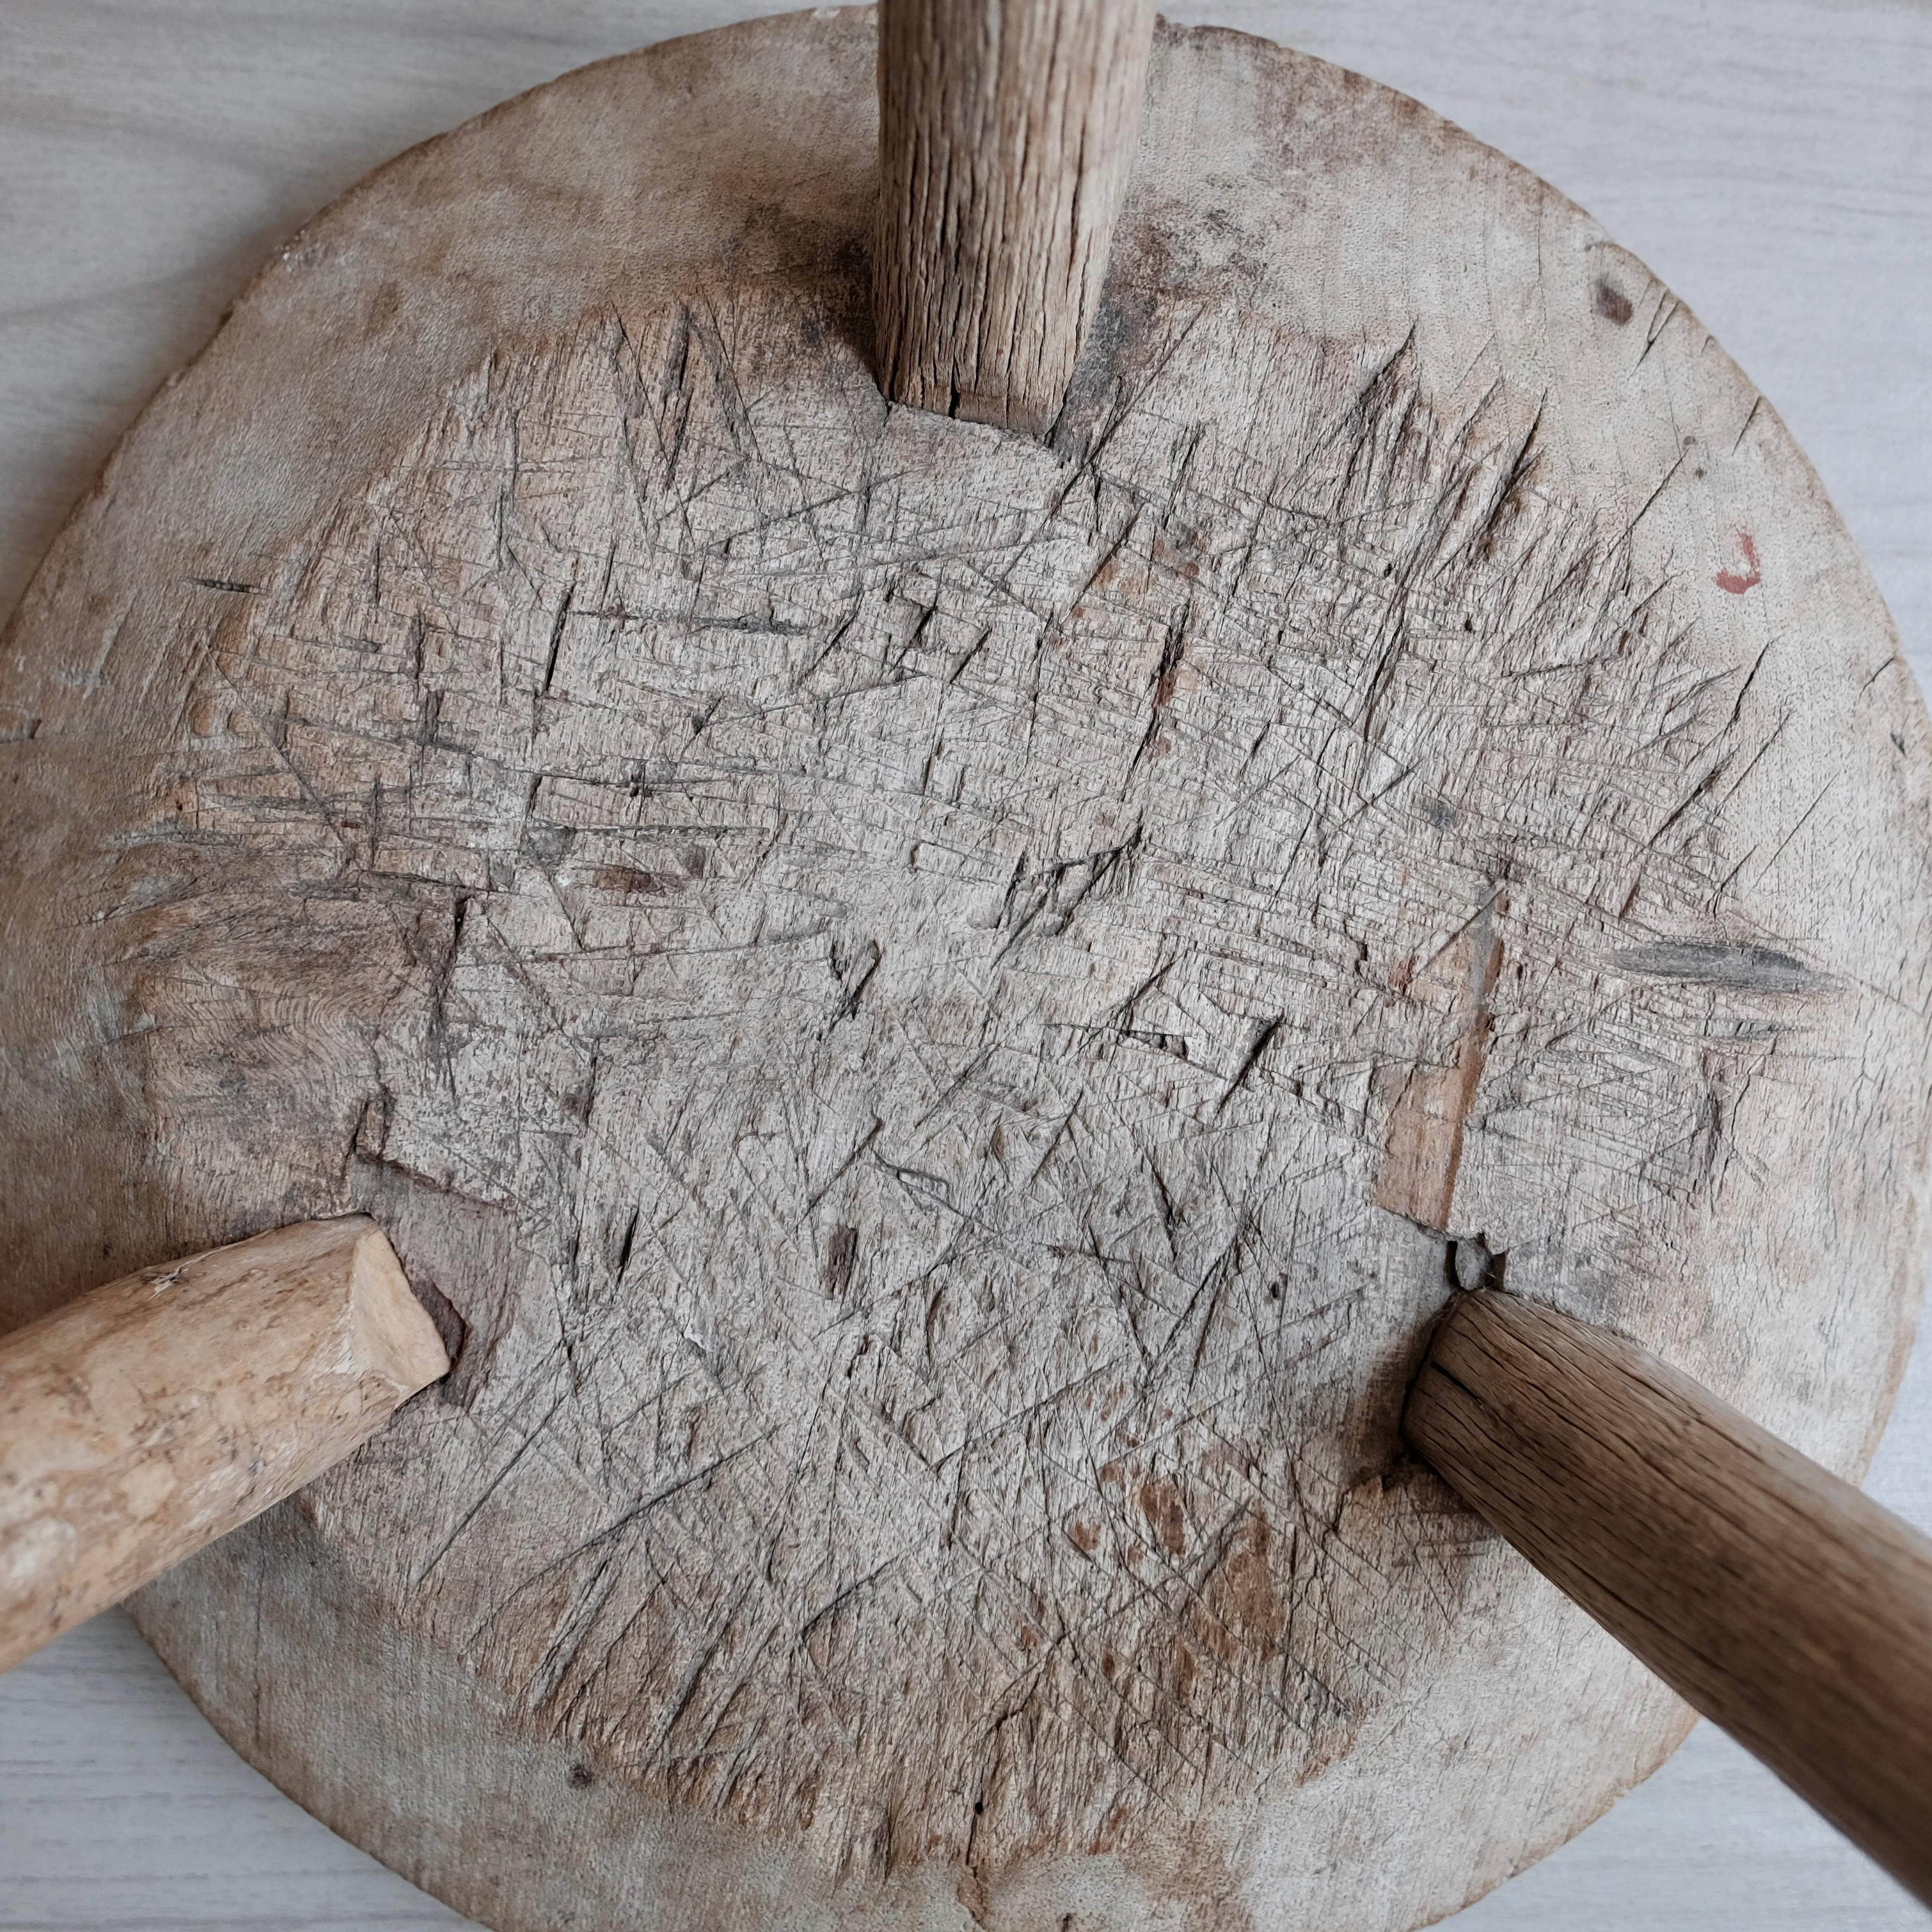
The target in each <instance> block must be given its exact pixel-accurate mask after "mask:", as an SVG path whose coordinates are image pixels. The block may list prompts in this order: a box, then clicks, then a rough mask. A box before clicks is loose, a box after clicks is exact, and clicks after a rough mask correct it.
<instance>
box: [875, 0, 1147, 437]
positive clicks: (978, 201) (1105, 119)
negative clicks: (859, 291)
mask: <svg viewBox="0 0 1932 1932" xmlns="http://www.w3.org/2000/svg"><path fill="white" fill-rule="evenodd" d="M1153 36H1154V0H996V4H992V5H989V4H987V0H883V4H882V5H880V8H879V214H878V226H877V229H876V231H875V239H874V245H873V254H872V299H873V313H874V320H875V324H876V326H877V332H878V348H877V353H878V366H879V371H880V387H881V388H882V389H883V390H884V391H885V392H886V395H889V396H890V397H891V398H892V399H893V401H895V402H901V403H910V404H913V405H914V406H915V407H918V408H920V409H928V410H939V411H941V413H944V414H945V415H947V416H961V417H965V418H966V419H968V420H970V421H972V422H986V423H993V424H996V425H1000V426H1001V427H1002V428H1008V429H1013V430H1017V431H1031V432H1033V433H1034V434H1043V433H1044V432H1045V431H1046V430H1047V429H1048V428H1049V427H1050V426H1051V425H1052V422H1053V421H1054V419H1055V417H1056V416H1058V415H1059V413H1060V410H1061V404H1063V403H1064V401H1065V400H1066V396H1067V384H1068V383H1069V382H1070V380H1072V377H1073V365H1074V362H1075V359H1076V357H1077V356H1078V355H1079V351H1080V345H1081V344H1082V341H1084V340H1085V338H1086V335H1087V331H1088V326H1089V325H1090V324H1091V322H1092V321H1093V319H1094V313H1095V311H1096V310H1097V308H1098V306H1099V304H1100V291H1101V286H1102V284H1103V280H1104V278H1105V276H1106V268H1107V257H1108V253H1109V248H1111V246H1112V242H1113V235H1114V223H1115V217H1116V216H1117V215H1118V213H1119V211H1120V205H1121V197H1122V196H1123V195H1124V193H1125V192H1126V189H1127V177H1128V175H1129V172H1130V170H1131V169H1132V166H1133V157H1134V148H1135V143H1136V138H1137V136H1139V131H1140V120H1141V98H1142V94H1143V92H1144V91H1145V87H1146V83H1147V67H1148V48H1149V46H1150V44H1151V41H1152V39H1153Z"/></svg>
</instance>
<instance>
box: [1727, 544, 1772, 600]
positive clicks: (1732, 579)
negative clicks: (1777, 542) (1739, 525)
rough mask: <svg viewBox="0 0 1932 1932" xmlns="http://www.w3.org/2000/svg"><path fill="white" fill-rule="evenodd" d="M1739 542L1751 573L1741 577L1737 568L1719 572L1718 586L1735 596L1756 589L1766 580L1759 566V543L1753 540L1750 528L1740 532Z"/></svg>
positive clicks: (1740, 595)
mask: <svg viewBox="0 0 1932 1932" xmlns="http://www.w3.org/2000/svg"><path fill="white" fill-rule="evenodd" d="M1738 541H1739V544H1741V545H1742V547H1743V550H1744V553H1745V562H1746V563H1748V565H1750V566H1751V574H1750V575H1749V576H1748V577H1741V576H1739V574H1738V573H1737V572H1736V571H1735V570H1721V571H1718V589H1720V590H1728V591H1729V592H1730V593H1731V595H1733V597H1742V595H1744V594H1745V592H1746V591H1747V590H1754V589H1757V586H1759V585H1760V583H1763V581H1764V572H1763V571H1761V570H1760V569H1759V568H1758V567H1757V544H1754V543H1753V542H1752V541H1751V532H1750V531H1749V530H1740V531H1739V532H1738Z"/></svg>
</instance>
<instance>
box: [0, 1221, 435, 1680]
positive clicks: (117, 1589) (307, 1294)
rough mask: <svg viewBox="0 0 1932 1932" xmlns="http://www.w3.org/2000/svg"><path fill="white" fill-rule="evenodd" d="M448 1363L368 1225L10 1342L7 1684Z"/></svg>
mask: <svg viewBox="0 0 1932 1932" xmlns="http://www.w3.org/2000/svg"><path fill="white" fill-rule="evenodd" d="M448 1369H449V1358H448V1356H447V1355H445V1354H444V1352H443V1344H442V1342H441V1341H440V1339H439V1338H438V1337H437V1331H436V1328H435V1326H434V1324H433V1323H432V1322H431V1319H430V1318H429V1316H428V1315H427V1314H426V1313H425V1312H424V1310H423V1309H422V1305H421V1304H419V1302H418V1301H416V1298H415V1296H414V1295H412V1294H411V1293H410V1286H409V1283H408V1282H407V1281H406V1280H404V1277H403V1273H402V1271H401V1268H398V1265H397V1264H396V1259H395V1255H394V1254H393V1253H392V1252H391V1251H390V1248H389V1244H388V1242H386V1241H385V1240H384V1239H383V1235H382V1231H381V1230H380V1229H379V1228H377V1226H376V1225H375V1223H374V1222H372V1221H370V1220H367V1219H365V1218H364V1217H361V1216H359V1215H352V1216H349V1217H344V1219H341V1220H334V1221H317V1222H308V1223H302V1224H301V1225H299V1226H295V1227H290V1228H280V1229H276V1230H275V1231H274V1232H272V1233H269V1234H266V1235H257V1237H256V1238H255V1239H254V1240H253V1241H242V1242H238V1243H237V1244H235V1245H234V1246H233V1247H226V1248H217V1249H216V1250H214V1251H213V1252H212V1253H208V1254H204V1255H196V1256H191V1257H190V1258H189V1259H187V1260H185V1261H181V1262H173V1263H172V1264H170V1265H166V1266H163V1267H159V1268H143V1269H142V1271H140V1272H139V1274H131V1275H128V1276H126V1277H124V1278H123V1279H122V1280H119V1281H115V1282H110V1283H108V1284H107V1286H105V1287H102V1288H98V1289H95V1290H94V1291H93V1292H92V1293H91V1294H88V1295H83V1296H82V1297H81V1298H80V1300H79V1301H75V1302H72V1303H71V1304H68V1306H67V1307H65V1308H62V1309H61V1310H58V1312H57V1313H54V1314H52V1315H49V1316H45V1317H44V1318H43V1319H41V1320H40V1321H38V1322H32V1323H30V1324H29V1325H28V1326H27V1327H26V1328H20V1329H17V1330H16V1331H14V1332H13V1334H10V1335H8V1336H7V1337H5V1339H4V1340H0V1553H4V1554H0V1670H10V1669H11V1668H12V1667H13V1665H15V1664H17V1663H19V1662H20V1660H21V1659H22V1658H23V1657H26V1655H28V1654H29V1653H30V1652H32V1651H34V1650H37V1649H39V1647H40V1646H41V1645H42V1644H43V1643H50V1642H52V1640H53V1639H54V1638H55V1637H58V1635H59V1634H61V1632H62V1631H64V1630H66V1629H68V1628H70V1627H71V1626H72V1625H75V1624H77V1623H79V1622H81V1621H82V1620H83V1619H85V1618H87V1617H91V1616H93V1615H94V1614H95V1612H96V1611H97V1610H104V1609H105V1608H106V1607H107V1605H109V1604H113V1603H118V1602H119V1601H120V1600H121V1598H123V1597H124V1596H127V1595H128V1594H129V1593H130V1592H132V1591H133V1590H136V1589H139V1587H140V1586H141V1585H142V1584H143V1583H148V1582H149V1581H150V1580H151V1579H153V1578H154V1577H157V1576H158V1575H159V1574H160V1573H161V1572H162V1571H163V1570H166V1569H169V1568H172V1566H173V1565H175V1564H176V1563H178V1562H181V1561H182V1560H183V1559H184V1558H187V1557H189V1556H193V1554H194V1553H195V1552H196V1551H197V1550H200V1549H202V1547H204V1546H205V1545H206V1544H209V1543H211V1542H212V1541H214V1539H215V1538H217V1537H220V1536H225V1535H227V1534H228V1532H229V1531H230V1530H232V1529H235V1528H236V1527H237V1526H239V1525H240V1524H242V1523H246V1522H247V1521H248V1520H249V1519H250V1518H251V1517H254V1516H257V1515H259V1514H260V1513H261V1512H262V1511H263V1510H265V1509H267V1508H269V1506H270V1505H272V1504H275V1503H278V1502H281V1500H282V1499H283V1498H284V1496H289V1495H290V1494H292V1493H293V1492H294V1491H295V1490H298V1489H299V1488H300V1487H302V1484H305V1483H307V1482H310V1481H313V1480H314V1478H316V1477H317V1476H319V1475H320V1474H321V1473H322V1472H323V1470H324V1469H328V1468H329V1467H330V1466H331V1465H332V1464H334V1463H338V1462H340V1461H341V1460H342V1458H343V1457H345V1456H347V1455H348V1454H350V1452H351V1451H353V1450H355V1449H357V1448H360V1447H361V1446H362V1444H363V1443H365V1442H367V1441H368V1439H369V1438H370V1437H371V1436H373V1435H374V1433H375V1432H376V1431H377V1430H378V1429H380V1427H382V1426H383V1424H384V1423H385V1422H386V1421H388V1420H389V1417H390V1415H392V1413H393V1412H394V1411H395V1409H396V1408H397V1406H398V1405H399V1404H400V1403H403V1402H404V1401H407V1400H408V1398H409V1397H411V1396H413V1395H414V1394H416V1391H418V1390H419V1389H421V1388H425V1386H427V1385H428V1384H429V1383H431V1382H434V1381H435V1380H436V1379H437V1377H438V1376H441V1375H443V1374H444V1373H446V1372H447V1370H448Z"/></svg>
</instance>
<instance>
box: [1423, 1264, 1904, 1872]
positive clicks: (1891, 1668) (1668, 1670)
mask: <svg viewBox="0 0 1932 1932" xmlns="http://www.w3.org/2000/svg"><path fill="white" fill-rule="evenodd" d="M1403 1433H1404V1434H1405V1435H1406V1436H1407V1437H1408V1439H1409V1442H1411V1443H1412V1445H1414V1447H1415V1448H1416V1450H1417V1451H1418V1452H1419V1453H1420V1454H1421V1455H1423V1456H1424V1457H1425V1458H1427V1460H1428V1461H1429V1462H1430V1463H1431V1464H1433V1466H1434V1467H1435V1468H1436V1469H1437V1470H1438V1471H1439V1472H1440V1473H1441V1475H1442V1476H1443V1477H1444V1478H1446V1479H1447V1481H1448V1482H1449V1484H1451V1487H1453V1488H1454V1490H1456V1491H1457V1493H1458V1494H1459V1495H1460V1496H1462V1497H1463V1499H1464V1500H1465V1501H1466V1502H1468V1503H1469V1505H1471V1507H1472V1508H1474V1509H1475V1510H1476V1511H1478V1514H1481V1516H1482V1517H1484V1518H1485V1519H1486V1520H1487V1521H1488V1522H1489V1523H1490V1524H1492V1525H1493V1526H1494V1527H1495V1528H1496V1529H1499V1530H1500V1531H1501V1532H1502V1534H1503V1535H1505V1536H1506V1537H1508V1538H1509V1540H1510V1541H1511V1543H1513V1544H1514V1545H1515V1546H1516V1547H1517V1549H1518V1550H1521V1551H1522V1553H1523V1555H1524V1556H1527V1557H1528V1558H1529V1560H1530V1561H1531V1562H1532V1563H1534V1564H1535V1565H1536V1567H1537V1568H1538V1569H1539V1570H1541V1571H1542V1572H1543V1574H1544V1575H1545V1576H1546V1577H1548V1578H1550V1580H1551V1581H1552V1582H1553V1583H1555V1584H1556V1585H1557V1586H1558V1587H1559V1589H1562V1590H1563V1591H1564V1592H1565V1593H1566V1594H1567V1595H1569V1596H1571V1597H1572V1598H1574V1599H1575V1600H1576V1601H1577V1602H1578V1603H1579V1604H1581V1605H1582V1606H1583V1608H1584V1609H1585V1610H1588V1611H1589V1613H1590V1614H1591V1615H1592V1616H1593V1617H1595V1619H1596V1620H1597V1621H1598V1622H1599V1623H1600V1624H1601V1625H1603V1626H1604V1628H1605V1629H1606V1630H1607V1631H1610V1633H1611V1634H1612V1635H1613V1636H1614V1637H1616V1638H1618V1639H1619V1640H1620V1641H1621V1642H1622V1643H1625V1644H1626V1645H1628V1646H1629V1648H1630V1649H1631V1650H1633V1651H1634V1652H1636V1653H1637V1655H1638V1656H1639V1657H1640V1658H1643V1661H1644V1662H1645V1663H1646V1664H1649V1666H1650V1667H1651V1668H1652V1670H1655V1672H1656V1673H1658V1676H1661V1678H1663V1679H1664V1681H1665V1682H1667V1683H1668V1684H1669V1685H1670V1686H1671V1687H1672V1688H1673V1689H1674V1690H1676V1691H1677V1692H1678V1693H1679V1694H1680V1695H1681V1696H1682V1697H1684V1698H1685V1700H1687V1701H1688V1702H1689V1703H1691V1704H1692V1705H1694V1706H1695V1707H1696V1708H1697V1709H1698V1710H1699V1711H1700V1712H1703V1715H1705V1716H1706V1717H1707V1718H1710V1719H1711V1720H1712V1722H1713V1723H1715V1724H1720V1725H1721V1726H1722V1727H1724V1729H1725V1730H1727V1731H1729V1732H1730V1734H1731V1735H1732V1736H1733V1737H1735V1738H1736V1739H1738V1741H1739V1742H1740V1743H1741V1744H1743V1745H1745V1746H1746V1747H1747V1748H1748V1749H1750V1750H1751V1751H1754V1752H1755V1753H1756V1754H1757V1756H1758V1757H1760V1758H1762V1759H1763V1760H1764V1762H1765V1763H1766V1764H1768V1765H1769V1766H1770V1767H1771V1768H1772V1770H1773V1771H1775V1772H1777V1773H1778V1776H1779V1777H1780V1778H1783V1779H1784V1781H1785V1783H1786V1784H1788V1785H1790V1787H1792V1789H1793V1790H1795V1791H1796V1792H1797V1793H1799V1796H1802V1797H1803V1798H1805V1799H1807V1800H1808V1802H1810V1803H1811V1804H1812V1805H1815V1806H1816V1807H1817V1809H1818V1810H1819V1811H1821V1812H1823V1814H1824V1815H1825V1816H1826V1817H1827V1818H1829V1820H1831V1821H1832V1823H1833V1824H1835V1825H1836V1826H1838V1829H1840V1830H1841V1831H1842V1832H1844V1833H1845V1834H1846V1836H1847V1837H1849V1838H1852V1839H1853V1840H1854V1841H1856V1842H1857V1843H1858V1844H1859V1845H1861V1846H1863V1847H1864V1849H1865V1850H1866V1851H1867V1852H1870V1854H1871V1855H1872V1856H1873V1858H1876V1859H1877V1860H1878V1861H1879V1863H1880V1864H1882V1865H1883V1866H1884V1867H1885V1868H1886V1869H1887V1870H1888V1871H1890V1872H1891V1873H1892V1875H1893V1876H1894V1877H1896V1878H1897V1879H1900V1881H1901V1882H1903V1883H1904V1884H1905V1885H1909V1886H1910V1887H1911V1888H1912V1890H1913V1891H1915V1892H1917V1893H1918V1895H1919V1897H1921V1898H1923V1899H1924V1900H1927V1902H1928V1903H1932V1542H1928V1541H1927V1539H1926V1538H1924V1537H1923V1536H1921V1535H1919V1534H1918V1532H1917V1531H1916V1530H1915V1529H1912V1528H1910V1527H1909V1526H1908V1525H1906V1524H1905V1523H1901V1522H1900V1520H1898V1519H1897V1517H1894V1516H1893V1515H1892V1514H1891V1513H1890V1512H1889V1511H1887V1510H1884V1509H1882V1508H1879V1505H1877V1504H1876V1503H1875V1502H1872V1501H1871V1500H1870V1499H1869V1498H1868V1497H1866V1496H1861V1495H1860V1494H1859V1493H1858V1491H1857V1490H1855V1489H1853V1488H1852V1487H1851V1485H1850V1484H1848V1483H1843V1482H1841V1481H1839V1480H1838V1478H1837V1477H1835V1476H1834V1475H1831V1474H1830V1473H1829V1472H1827V1471H1826V1470H1824V1469H1820V1467H1819V1466H1817V1463H1814V1462H1812V1461H1811V1460H1809V1459H1808V1457H1804V1456H1802V1455H1800V1454H1799V1452H1798V1451H1796V1450H1795V1449H1793V1448H1792V1447H1791V1446H1790V1445H1789V1444H1788V1443H1786V1442H1781V1441H1780V1440H1779V1439H1778V1438H1777V1437H1776V1436H1773V1435H1772V1434H1770V1433H1769V1432H1768V1431H1767V1430H1763V1429H1760V1427H1758V1426H1757V1424H1756V1423H1754V1422H1752V1421H1750V1420H1749V1419H1748V1418H1747V1417H1745V1416H1743V1415H1739V1413H1738V1412H1737V1411H1736V1409H1732V1408H1730V1406H1728V1405H1727V1404H1726V1403H1722V1402H1720V1401H1719V1400H1718V1399H1717V1397H1715V1396H1713V1395H1712V1394H1710V1393H1709V1391H1707V1390H1705V1389H1703V1388H1700V1387H1699V1386H1698V1385H1697V1383H1695V1382H1692V1381H1691V1379H1689V1378H1688V1376H1683V1375H1680V1374H1679V1373H1678V1372H1677V1371H1676V1370H1674V1369H1672V1368H1670V1367H1667V1365H1666V1364H1664V1363H1662V1362H1661V1361H1658V1359H1657V1358H1655V1356H1653V1355H1649V1354H1648V1353H1647V1352H1646V1351H1644V1350H1643V1349H1640V1348H1638V1347H1637V1346H1635V1345H1634V1343H1629V1342H1627V1341H1625V1340H1622V1338H1621V1337H1618V1336H1616V1335H1613V1334H1609V1333H1607V1331H1604V1330H1602V1329H1600V1328H1596V1327H1595V1326H1593V1325H1592V1324H1590V1323H1589V1322H1581V1321H1579V1320H1577V1319H1576V1318H1574V1316H1568V1315H1565V1314H1562V1313H1559V1311H1557V1310H1555V1309H1552V1308H1546V1307H1541V1306H1538V1304H1535V1303H1532V1302H1529V1301H1523V1300H1522V1299H1520V1298H1518V1297H1517V1296H1514V1295H1505V1294H1501V1293H1497V1292H1489V1291H1484V1292H1479V1293H1476V1294H1472V1295H1464V1296H1462V1297H1460V1298H1459V1299H1458V1300H1457V1302H1456V1303H1455V1304H1454V1306H1453V1307H1451V1310H1450V1311H1449V1313H1448V1316H1446V1317H1445V1319H1444V1321H1443V1322H1442V1326H1441V1328H1439V1330H1438V1331H1437V1332H1436V1337H1435V1340H1434V1343H1433V1346H1432V1347H1431V1349H1430V1353H1429V1356H1428V1359H1427V1362H1426V1364H1424V1368H1423V1371H1422V1373H1421V1377H1420V1378H1419V1379H1418V1382H1417V1383H1416V1385H1415V1389H1414V1391H1412V1394H1411V1395H1410V1397H1409V1406H1408V1409H1407V1412H1406V1415H1405V1416H1404V1418H1403Z"/></svg>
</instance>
